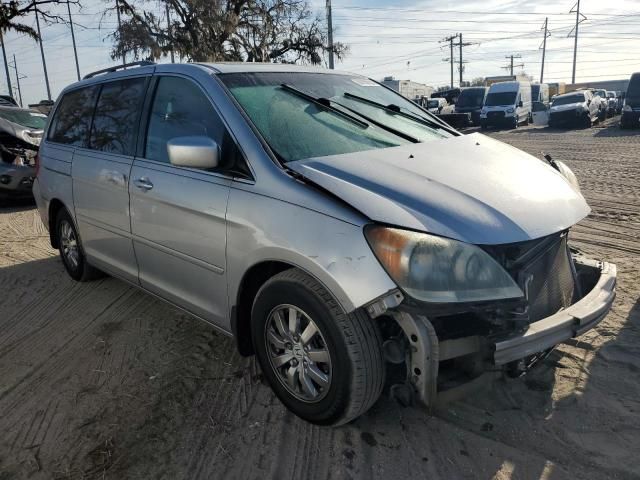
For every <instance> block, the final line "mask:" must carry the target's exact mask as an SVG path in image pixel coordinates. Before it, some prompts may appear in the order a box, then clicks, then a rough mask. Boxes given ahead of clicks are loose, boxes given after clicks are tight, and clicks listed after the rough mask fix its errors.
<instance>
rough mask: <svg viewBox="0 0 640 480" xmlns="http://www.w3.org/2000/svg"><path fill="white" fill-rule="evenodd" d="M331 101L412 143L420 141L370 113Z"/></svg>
mask: <svg viewBox="0 0 640 480" xmlns="http://www.w3.org/2000/svg"><path fill="white" fill-rule="evenodd" d="M329 101H330V102H331V103H334V104H335V105H338V106H340V107H342V108H344V109H345V110H349V111H350V112H353V113H355V114H356V115H359V116H361V117H362V118H364V119H365V120H366V121H367V122H369V123H372V124H374V125H375V126H376V127H378V128H381V129H383V130H386V131H387V132H390V133H393V134H394V135H395V136H397V137H400V138H404V139H405V140H409V141H410V142H412V143H420V140H418V139H417V138H416V137H414V136H412V135H409V134H408V133H404V132H403V131H401V130H398V129H396V128H393V127H390V126H389V125H386V124H384V123H382V122H379V121H378V120H376V119H374V118H371V117H370V116H368V115H365V114H364V113H362V112H359V111H358V110H355V109H353V108H351V107H347V106H346V105H344V104H342V103H340V102H336V101H335V100H329Z"/></svg>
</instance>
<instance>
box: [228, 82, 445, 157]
mask: <svg viewBox="0 0 640 480" xmlns="http://www.w3.org/2000/svg"><path fill="white" fill-rule="evenodd" d="M219 77H220V79H221V80H222V81H223V82H224V84H225V85H226V86H227V87H228V88H229V90H230V91H231V94H232V95H233V97H234V98H235V99H236V100H237V101H238V103H240V105H241V106H242V108H243V109H244V111H245V112H246V114H247V115H248V116H249V118H250V119H251V121H252V122H253V124H254V125H255V127H256V128H257V129H258V130H259V132H260V133H261V135H262V136H263V137H264V139H265V140H266V142H267V143H268V144H269V146H270V147H271V149H272V150H273V151H274V152H275V153H276V155H277V156H278V157H279V158H280V160H281V161H283V162H291V161H294V160H302V159H305V158H313V157H322V156H328V155H339V154H344V153H353V152H361V151H365V150H372V149H377V148H389V147H395V146H400V145H404V144H407V143H410V141H411V140H410V139H415V141H420V142H427V141H432V140H437V139H441V138H446V137H450V136H451V134H450V133H448V132H446V131H445V130H442V129H439V128H436V127H435V126H434V127H431V126H428V125H425V124H424V123H423V122H422V121H421V119H424V121H425V122H433V121H434V120H432V117H430V116H428V115H427V114H426V113H424V111H423V110H422V109H420V107H418V106H417V105H415V104H414V103H412V102H411V101H410V100H408V99H406V98H404V97H401V96H400V95H398V94H395V93H394V92H392V91H390V90H388V89H386V88H384V87H382V86H381V85H379V84H377V83H375V82H373V81H371V80H369V79H367V78H364V77H358V76H347V75H336V74H325V73H320V74H318V73H296V72H283V73H279V72H262V73H258V72H254V73H229V74H222V75H220V76H219ZM296 90H297V91H298V92H299V93H296ZM300 92H304V94H307V95H308V96H310V97H316V99H320V100H321V101H320V102H317V101H316V102H314V101H313V99H312V98H304V96H302V95H300ZM350 95H352V96H353V97H350ZM355 97H360V98H363V99H366V100H369V101H370V102H371V103H366V102H365V101H362V100H359V99H357V98H355ZM325 103H326V104H328V105H330V108H328V107H327V108H323V104H325ZM375 104H380V105H383V106H387V105H395V106H396V107H397V108H398V109H399V110H400V112H401V113H403V115H401V114H397V113H396V112H394V111H391V109H385V108H380V105H378V106H376V105H375ZM340 112H344V113H347V114H348V115H341V114H340ZM411 116H413V117H416V118H415V119H412V118H411ZM376 124H378V125H376ZM385 127H387V128H385Z"/></svg>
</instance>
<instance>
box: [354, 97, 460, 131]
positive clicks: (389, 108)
mask: <svg viewBox="0 0 640 480" xmlns="http://www.w3.org/2000/svg"><path fill="white" fill-rule="evenodd" d="M344 96H345V97H347V98H351V99H353V100H358V101H359V102H362V103H366V104H368V105H371V106H372V107H376V108H379V109H381V110H385V111H386V112H389V113H391V114H393V115H400V116H401V117H405V118H408V119H410V120H413V121H414V122H417V123H421V124H423V125H427V126H429V127H435V128H440V129H442V130H446V131H447V132H449V133H452V130H451V127H449V126H448V125H447V124H445V123H442V122H440V120H437V121H436V120H429V119H426V118H422V117H419V116H417V115H414V114H412V113H407V112H403V111H402V109H401V107H399V106H398V105H395V104H393V103H391V104H389V105H384V104H382V103H378V102H376V101H374V100H369V99H368V98H365V97H361V96H360V95H354V94H353V93H349V92H344Z"/></svg>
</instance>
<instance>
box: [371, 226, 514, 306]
mask: <svg viewBox="0 0 640 480" xmlns="http://www.w3.org/2000/svg"><path fill="white" fill-rule="evenodd" d="M365 236H366V237H367V240H368V242H369V245H370V246H371V249H372V250H373V252H374V253H375V255H376V257H377V258H378V260H379V261H380V263H381V264H382V266H383V267H384V268H385V270H386V271H387V273H388V274H389V275H390V276H391V278H392V279H393V280H394V281H395V282H396V283H397V284H398V286H399V287H400V288H402V289H403V290H404V291H405V292H406V293H407V294H408V295H410V296H411V297H413V298H415V299H417V300H421V301H424V302H433V303H447V302H477V301H482V300H501V299H506V298H519V297H522V296H523V294H522V291H521V290H520V288H519V287H518V285H516V283H515V282H514V281H513V279H512V278H511V277H510V276H509V274H508V273H507V272H506V271H505V270H504V269H503V268H502V267H501V266H500V265H499V264H498V263H497V262H496V261H495V260H494V259H493V258H491V256H489V254H488V253H486V252H485V251H484V250H482V249H481V248H479V247H476V246H475V245H471V244H468V243H463V242H459V241H457V240H451V239H448V238H442V237H436V236H433V235H428V234H426V233H417V232H411V231H407V230H400V229H396V228H387V227H381V226H370V227H367V228H365Z"/></svg>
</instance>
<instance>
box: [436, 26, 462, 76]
mask: <svg viewBox="0 0 640 480" xmlns="http://www.w3.org/2000/svg"><path fill="white" fill-rule="evenodd" d="M456 38H458V34H457V33H456V34H455V35H451V36H450V37H446V38H444V39H442V40H440V43H443V42H449V51H450V53H449V58H445V59H443V60H444V61H445V62H449V63H450V64H451V88H453V62H454V59H453V40H454V39H456ZM460 43H462V42H460Z"/></svg>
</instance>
